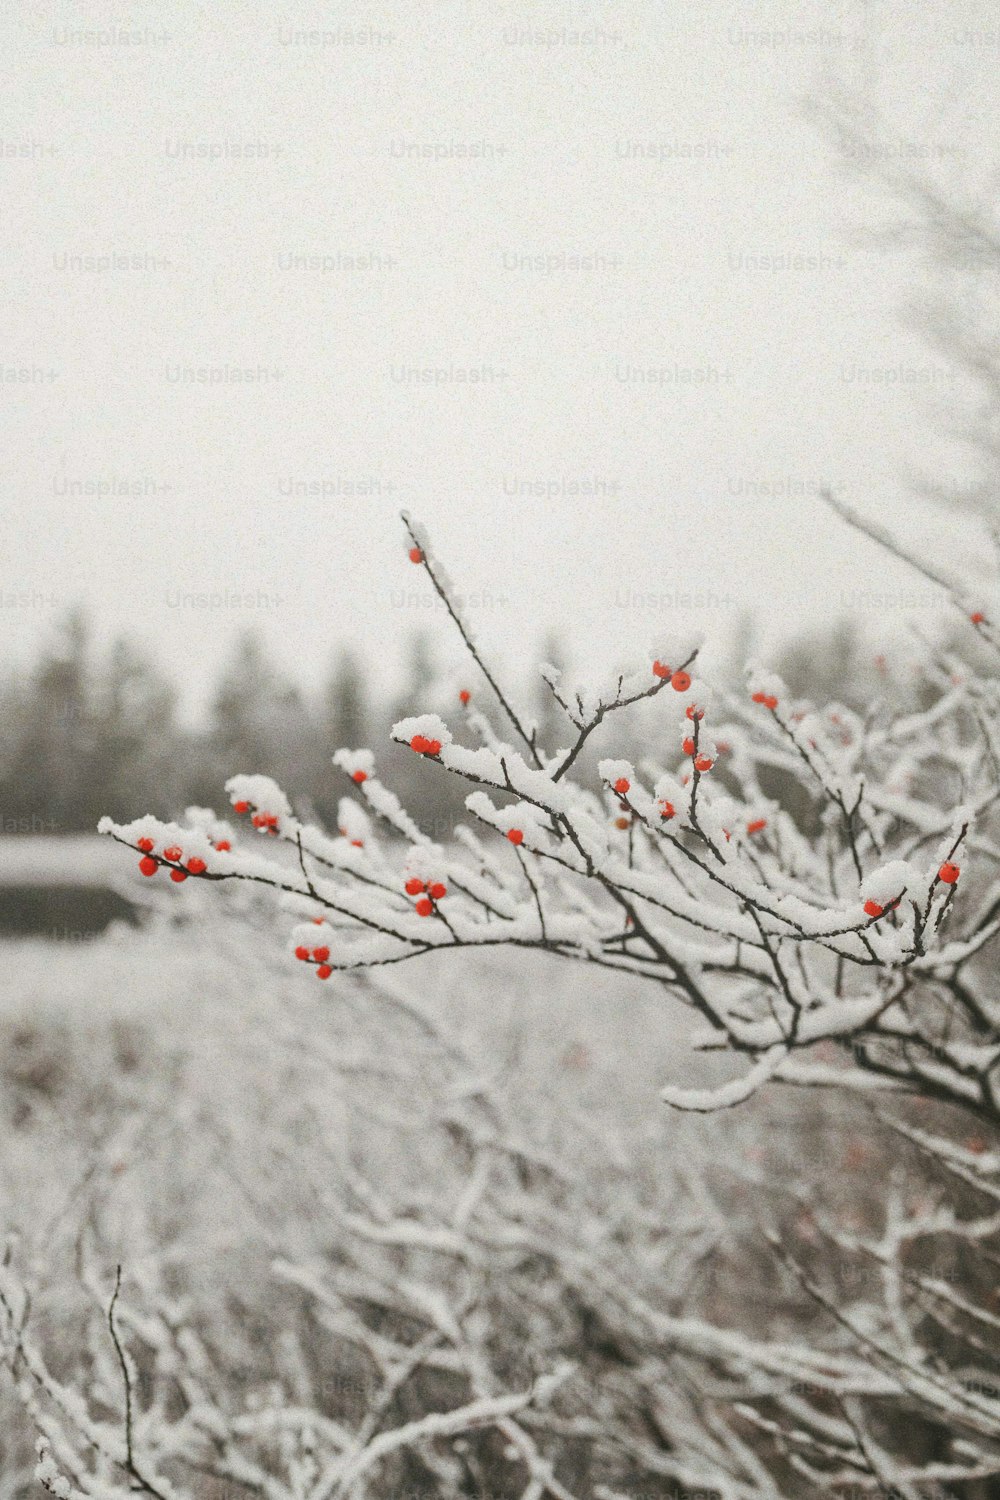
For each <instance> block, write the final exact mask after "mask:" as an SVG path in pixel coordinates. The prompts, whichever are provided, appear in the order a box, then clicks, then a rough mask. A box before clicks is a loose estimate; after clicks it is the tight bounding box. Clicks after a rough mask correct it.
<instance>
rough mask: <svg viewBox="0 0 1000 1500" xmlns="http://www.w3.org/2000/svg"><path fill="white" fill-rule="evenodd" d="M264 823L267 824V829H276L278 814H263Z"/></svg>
mask: <svg viewBox="0 0 1000 1500" xmlns="http://www.w3.org/2000/svg"><path fill="white" fill-rule="evenodd" d="M264 822H265V823H266V824H267V826H268V828H277V826H278V814H277V813H265V814H264Z"/></svg>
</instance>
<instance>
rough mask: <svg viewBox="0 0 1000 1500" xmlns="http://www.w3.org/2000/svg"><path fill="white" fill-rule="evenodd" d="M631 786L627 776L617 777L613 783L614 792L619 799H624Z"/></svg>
mask: <svg viewBox="0 0 1000 1500" xmlns="http://www.w3.org/2000/svg"><path fill="white" fill-rule="evenodd" d="M631 785H632V783H631V782H630V781H629V779H628V777H627V776H619V778H618V780H617V781H616V782H615V791H616V792H617V793H618V795H619V797H624V795H625V793H626V792H627V791H628V789H629V787H630V786H631Z"/></svg>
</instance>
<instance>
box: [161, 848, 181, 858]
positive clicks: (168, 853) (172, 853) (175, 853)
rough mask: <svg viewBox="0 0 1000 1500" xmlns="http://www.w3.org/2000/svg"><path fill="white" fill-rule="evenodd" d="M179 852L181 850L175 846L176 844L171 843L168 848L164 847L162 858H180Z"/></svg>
mask: <svg viewBox="0 0 1000 1500" xmlns="http://www.w3.org/2000/svg"><path fill="white" fill-rule="evenodd" d="M181 853H182V850H180V849H179V848H178V847H177V845H176V844H171V845H170V848H169V849H164V851H163V858H164V859H172V860H175V861H176V860H178V859H180V857H181Z"/></svg>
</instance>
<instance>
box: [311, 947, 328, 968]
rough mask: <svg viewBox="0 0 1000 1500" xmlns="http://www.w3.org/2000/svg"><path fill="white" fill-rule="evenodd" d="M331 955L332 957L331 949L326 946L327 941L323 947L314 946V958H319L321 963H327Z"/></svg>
mask: <svg viewBox="0 0 1000 1500" xmlns="http://www.w3.org/2000/svg"><path fill="white" fill-rule="evenodd" d="M329 957H330V950H329V948H328V947H327V946H326V944H325V943H324V944H323V946H322V947H321V948H314V949H313V958H315V959H318V960H319V962H320V963H321V964H325V963H326V961H327V959H328V958H329Z"/></svg>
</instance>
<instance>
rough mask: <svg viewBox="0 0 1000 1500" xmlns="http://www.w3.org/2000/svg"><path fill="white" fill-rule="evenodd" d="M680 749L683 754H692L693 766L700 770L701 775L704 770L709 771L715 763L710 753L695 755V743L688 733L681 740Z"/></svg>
mask: <svg viewBox="0 0 1000 1500" xmlns="http://www.w3.org/2000/svg"><path fill="white" fill-rule="evenodd" d="M681 749H682V750H683V751H684V754H685V755H694V768H695V770H696V771H700V772H701V773H702V775H704V773H705V772H706V771H710V770H711V769H712V767H713V766H714V765H715V761H714V760H713V759H712V757H711V756H710V755H705V754H704V752H703V753H702V754H701V755H695V743H694V740H693V739H692V738H691V736H690V735H688V736H687V737H686V738H685V739H684V740H683V741H682V742H681Z"/></svg>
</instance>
